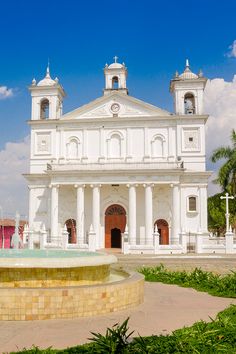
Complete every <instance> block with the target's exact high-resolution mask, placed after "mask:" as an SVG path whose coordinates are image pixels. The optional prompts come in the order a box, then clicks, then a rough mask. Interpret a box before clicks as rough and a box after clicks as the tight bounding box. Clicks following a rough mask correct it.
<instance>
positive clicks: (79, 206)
mask: <svg viewBox="0 0 236 354" xmlns="http://www.w3.org/2000/svg"><path fill="white" fill-rule="evenodd" d="M84 187H85V185H75V188H76V189H77V200H76V236H77V240H76V243H77V244H78V245H83V244H84Z"/></svg>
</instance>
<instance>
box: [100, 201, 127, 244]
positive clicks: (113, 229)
mask: <svg viewBox="0 0 236 354" xmlns="http://www.w3.org/2000/svg"><path fill="white" fill-rule="evenodd" d="M125 225H126V211H125V209H124V208H123V207H122V206H121V205H119V204H112V205H110V206H109V207H108V208H107V210H106V212H105V247H106V248H121V233H123V232H124V231H125Z"/></svg>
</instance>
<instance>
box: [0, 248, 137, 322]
mask: <svg viewBox="0 0 236 354" xmlns="http://www.w3.org/2000/svg"><path fill="white" fill-rule="evenodd" d="M6 251H8V252H6ZM32 253H33V255H32ZM116 261H117V260H116V257H115V256H113V255H106V254H103V253H91V252H77V251H60V250H57V251H54V250H53V251H52V250H50V251H46V250H43V251H42V250H39V251H38V250H33V251H32V250H4V252H1V251H0V320H44V319H56V318H58V319H59V318H74V317H84V316H95V315H100V314H105V313H110V312H114V311H119V310H123V309H126V308H129V307H133V306H136V305H138V304H140V303H141V302H143V295H144V294H143V292H144V277H143V276H142V275H141V274H138V273H132V274H128V273H126V272H117V271H110V265H111V264H112V263H115V262H116Z"/></svg>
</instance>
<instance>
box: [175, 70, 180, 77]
mask: <svg viewBox="0 0 236 354" xmlns="http://www.w3.org/2000/svg"><path fill="white" fill-rule="evenodd" d="M177 77H179V73H178V71H177V70H176V72H175V78H177Z"/></svg>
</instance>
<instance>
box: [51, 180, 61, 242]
mask: <svg viewBox="0 0 236 354" xmlns="http://www.w3.org/2000/svg"><path fill="white" fill-rule="evenodd" d="M58 190H59V185H51V238H53V237H58Z"/></svg>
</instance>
